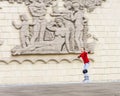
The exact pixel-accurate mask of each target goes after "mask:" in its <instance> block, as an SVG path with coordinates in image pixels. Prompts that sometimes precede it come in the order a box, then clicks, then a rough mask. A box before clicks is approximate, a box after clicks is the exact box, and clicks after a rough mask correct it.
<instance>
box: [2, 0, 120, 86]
mask: <svg viewBox="0 0 120 96" xmlns="http://www.w3.org/2000/svg"><path fill="white" fill-rule="evenodd" d="M119 4H120V0H107V1H106V2H105V3H103V4H102V6H101V7H98V8H96V9H95V11H94V12H92V13H86V16H87V18H88V20H89V33H92V34H94V35H95V36H96V37H98V39H99V41H98V42H97V46H96V49H95V54H93V55H89V57H90V58H92V59H93V60H94V62H92V61H91V66H90V69H89V74H90V79H91V82H103V81H119V80H120V55H119V54H120V11H119V9H120V6H119ZM0 7H2V9H0V40H2V41H3V45H2V46H0V61H1V62H0V85H5V84H51V83H70V82H82V80H83V74H82V68H83V63H82V62H80V61H78V60H75V59H77V55H60V56H59V55H55V56H51V55H46V56H42V55H39V56H32V55H30V56H17V57H13V56H11V52H10V51H11V49H12V48H13V47H14V46H15V45H19V44H20V41H19V31H17V30H16V29H15V28H14V27H13V26H12V23H11V22H12V21H13V20H15V21H18V23H20V20H19V15H20V14H23V13H26V14H27V16H28V17H29V19H31V17H30V15H29V13H28V9H27V7H26V6H25V5H24V4H17V3H15V4H9V3H8V2H0ZM63 57H65V58H69V61H68V60H63V59H61V58H63ZM14 58H17V60H19V59H20V62H18V61H17V60H14ZM22 58H28V59H29V58H34V62H32V61H29V60H25V61H22V60H21V59H22ZM35 58H44V59H45V60H46V61H45V60H44V61H41V60H38V61H36V60H35ZM50 58H56V59H57V60H58V61H59V62H58V61H55V60H50ZM12 59H13V61H11V60H12Z"/></svg>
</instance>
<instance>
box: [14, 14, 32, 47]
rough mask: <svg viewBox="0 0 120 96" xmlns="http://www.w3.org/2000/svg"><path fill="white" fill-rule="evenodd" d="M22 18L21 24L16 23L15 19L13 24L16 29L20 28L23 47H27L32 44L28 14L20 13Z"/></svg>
mask: <svg viewBox="0 0 120 96" xmlns="http://www.w3.org/2000/svg"><path fill="white" fill-rule="evenodd" d="M20 19H21V21H22V24H21V25H18V24H16V23H15V22H14V21H13V23H12V24H13V26H14V27H15V28H16V29H18V30H20V40H21V47H22V48H25V47H27V46H28V45H29V44H30V33H29V23H28V18H27V16H26V15H20Z"/></svg>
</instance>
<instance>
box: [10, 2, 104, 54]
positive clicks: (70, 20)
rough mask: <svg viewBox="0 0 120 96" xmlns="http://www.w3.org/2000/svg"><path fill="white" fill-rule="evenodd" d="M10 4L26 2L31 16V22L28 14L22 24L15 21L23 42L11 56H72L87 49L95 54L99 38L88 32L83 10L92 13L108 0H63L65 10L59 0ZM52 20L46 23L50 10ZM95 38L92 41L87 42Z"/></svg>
mask: <svg viewBox="0 0 120 96" xmlns="http://www.w3.org/2000/svg"><path fill="white" fill-rule="evenodd" d="M8 1H9V2H10V3H14V2H17V3H22V2H24V3H25V4H26V6H27V7H28V11H29V12H30V15H31V16H32V19H33V20H32V21H33V22H32V23H31V24H29V19H28V18H27V15H26V14H23V15H20V21H21V25H17V24H16V22H14V21H13V22H12V24H13V26H14V27H15V28H16V29H17V30H19V32H20V43H21V45H17V46H15V47H14V48H13V49H12V51H11V52H12V55H21V54H70V53H80V49H81V47H85V48H86V49H87V51H88V52H89V53H94V47H95V42H96V41H97V38H96V37H95V36H93V35H92V34H90V33H88V20H87V18H86V17H85V16H84V11H85V10H84V9H87V10H88V12H92V11H93V10H94V9H95V8H96V6H100V5H101V3H102V2H103V1H105V0H63V2H64V5H63V10H58V7H59V6H57V5H58V4H57V3H56V2H57V0H8ZM48 8H52V12H51V13H50V14H49V15H50V16H51V18H53V19H52V20H51V21H49V22H48V21H47V19H46V15H47V14H48V13H47V9H48ZM89 38H92V39H93V42H91V43H88V39H89Z"/></svg>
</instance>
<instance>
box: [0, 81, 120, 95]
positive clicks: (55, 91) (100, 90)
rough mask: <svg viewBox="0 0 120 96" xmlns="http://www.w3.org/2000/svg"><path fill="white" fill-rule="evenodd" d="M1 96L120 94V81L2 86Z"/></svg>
mask: <svg viewBox="0 0 120 96" xmlns="http://www.w3.org/2000/svg"><path fill="white" fill-rule="evenodd" d="M0 96H120V83H97V84H95V83H89V84H79V83H78V84H59V85H57V84H54V85H33V86H32V85H31V86H6V87H5V86H4V87H2V86H1V87H0Z"/></svg>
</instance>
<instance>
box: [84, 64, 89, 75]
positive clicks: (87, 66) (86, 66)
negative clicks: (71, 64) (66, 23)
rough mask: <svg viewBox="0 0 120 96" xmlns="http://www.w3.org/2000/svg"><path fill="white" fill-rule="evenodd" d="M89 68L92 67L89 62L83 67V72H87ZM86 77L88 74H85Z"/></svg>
mask: <svg viewBox="0 0 120 96" xmlns="http://www.w3.org/2000/svg"><path fill="white" fill-rule="evenodd" d="M89 66H90V64H89V62H88V63H86V64H84V66H83V70H85V69H87V70H88V68H89ZM84 76H88V73H86V74H84Z"/></svg>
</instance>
